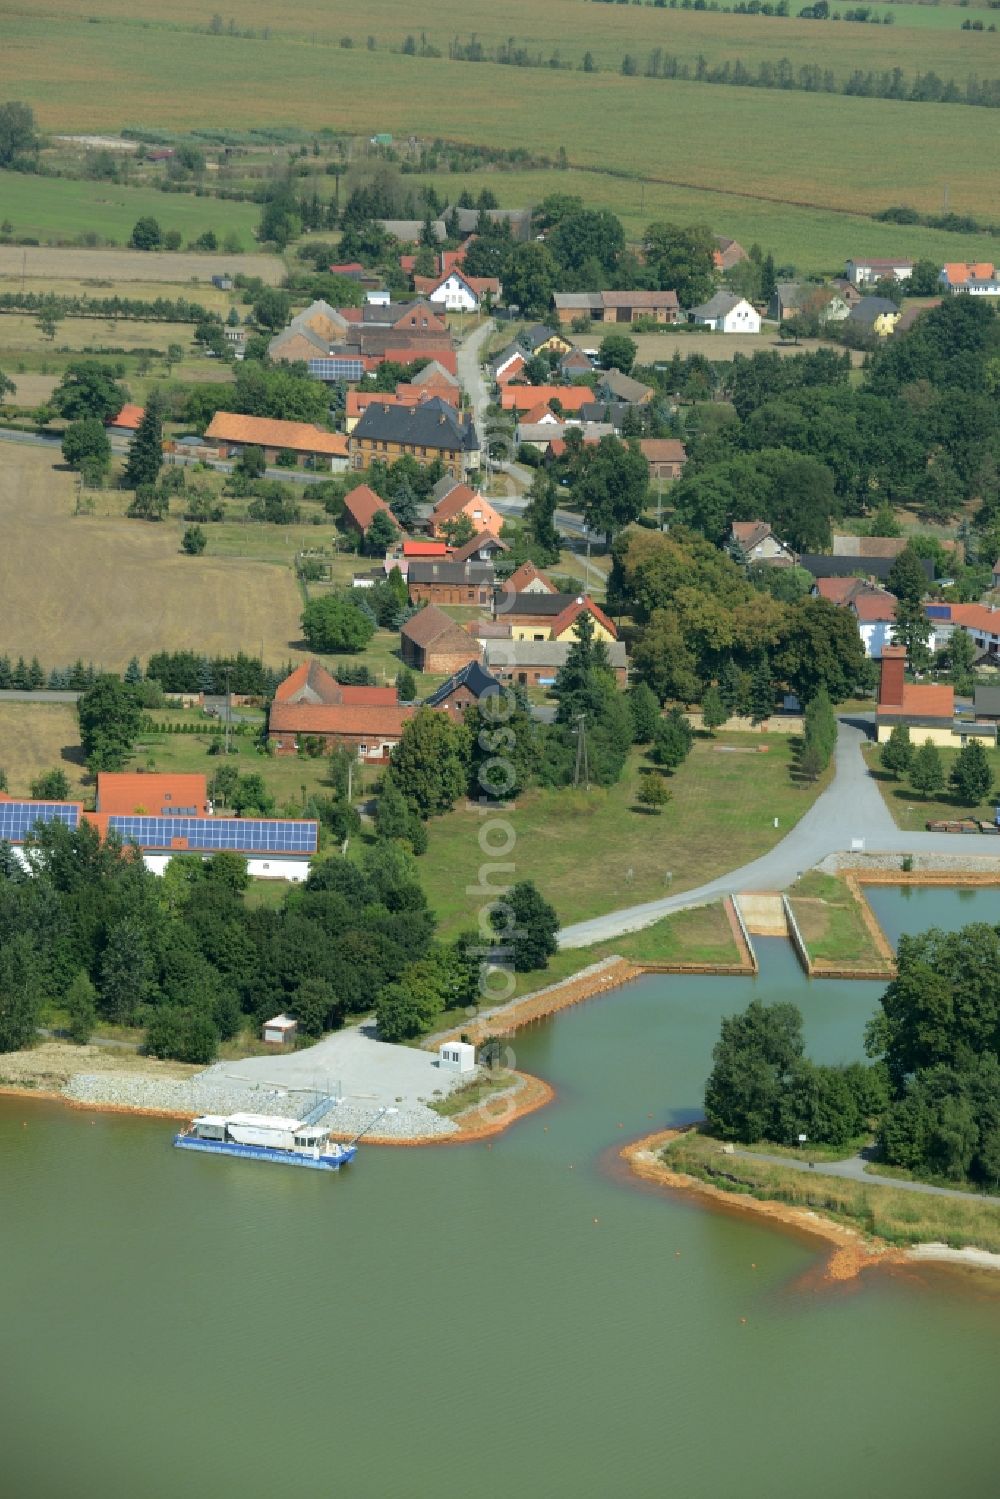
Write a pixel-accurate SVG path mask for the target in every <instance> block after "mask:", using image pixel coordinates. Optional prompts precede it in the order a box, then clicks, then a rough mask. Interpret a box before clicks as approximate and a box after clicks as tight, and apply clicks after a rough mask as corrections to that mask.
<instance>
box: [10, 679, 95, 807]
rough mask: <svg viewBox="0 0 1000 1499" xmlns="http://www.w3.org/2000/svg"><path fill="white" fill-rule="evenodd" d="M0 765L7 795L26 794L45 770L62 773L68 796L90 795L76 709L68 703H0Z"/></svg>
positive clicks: (90, 786)
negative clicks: (67, 786)
mask: <svg viewBox="0 0 1000 1499" xmlns="http://www.w3.org/2000/svg"><path fill="white" fill-rule="evenodd" d="M0 767H2V768H3V770H4V771H6V773H7V785H8V789H9V791H10V794H11V796H27V795H28V794H29V792H30V789H31V782H32V781H33V780H35V779H36V778H37V777H38V776H40V775H41V774H42V773H43V772H44V771H46V770H61V771H63V772H64V774H65V775H66V776H67V778H68V780H69V783H70V795H71V796H74V797H78V796H80V795H86V796H90V795H92V794H93V787H92V784H91V783H90V778H89V775H88V773H87V769H86V766H85V765H84V763H83V752H82V750H81V749H80V729H79V725H78V723H77V718H76V709H75V708H74V707H73V706H72V705H71V704H69V703H31V702H14V703H11V702H5V703H0ZM85 782H86V783H87V785H86V788H85V784H84V783H85Z"/></svg>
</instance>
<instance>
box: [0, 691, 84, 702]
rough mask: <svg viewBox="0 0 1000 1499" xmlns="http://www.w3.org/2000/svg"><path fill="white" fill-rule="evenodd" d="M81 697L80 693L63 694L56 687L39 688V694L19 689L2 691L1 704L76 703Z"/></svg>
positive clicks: (0, 692)
mask: <svg viewBox="0 0 1000 1499" xmlns="http://www.w3.org/2000/svg"><path fill="white" fill-rule="evenodd" d="M79 697H80V694H79V693H78V692H69V691H67V692H62V691H60V690H59V689H58V688H55V687H53V688H49V687H39V689H38V690H37V692H23V691H22V690H21V689H20V688H19V687H5V688H3V690H2V691H0V703H75V702H77V701H78V700H79Z"/></svg>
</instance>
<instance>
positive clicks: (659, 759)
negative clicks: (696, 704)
mask: <svg viewBox="0 0 1000 1499" xmlns="http://www.w3.org/2000/svg"><path fill="white" fill-rule="evenodd" d="M693 743H694V730H693V729H692V728H691V725H690V724H689V723H688V721H687V718H686V716H685V715H684V714H683V713H682V712H681V710H680V708H671V709H670V711H669V712H668V713H665V714H664V716H663V717H662V718H661V719H660V721H659V723H658V724H657V726H656V735H655V737H654V739H653V759H654V760H655V762H656V764H657V765H662V766H663V767H664V769H666V770H676V769H677V768H678V767H679V766H681V765H683V764H684V761H685V760H686V759H687V757H688V755H689V754H690V753H691V745H692V744H693Z"/></svg>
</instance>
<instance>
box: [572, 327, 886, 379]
mask: <svg viewBox="0 0 1000 1499" xmlns="http://www.w3.org/2000/svg"><path fill="white" fill-rule="evenodd" d="M607 333H628V329H627V328H622V327H618V326H617V325H614V326H611V325H608V326H605V325H604V324H602V323H595V324H594V326H593V328H592V329H591V331H590V332H589V333H574V334H573V335H572V338H573V342H574V343H575V344H578V345H579V346H580V348H587V349H592V348H595V347H596V346H597V345H599V344H600V341H601V339H602V338H604V336H605V334H607ZM631 337H633V338H634V339H635V342H636V344H637V345H638V350H639V352H638V354H637V356H636V357H637V359H638V362H639V363H640V364H663V363H664V362H665V361H666V360H668V359H672V358H673V356H674V354H675V353H677V354H680V356H681V358H682V359H684V358H686V357H687V356H688V355H689V354H702V355H704V357H705V358H706V359H732V358H733V356H734V355H735V354H746V355H747V356H749V355H750V354H756V353H759V352H760V351H762V350H767V351H768V352H769V353H773V354H786V355H787V354H803V353H807V352H810V351H812V350H814V349H829V348H831V347H832V345H830V344H828V343H824V342H823V341H822V340H821V339H818V338H803V339H800V341H799V342H798V343H797V344H792V343H786V342H783V341H782V340H781V339H780V338H779V337H778V336H777V334H776V333H775V332H774V329H773V328H769V329H767V330H766V331H765V332H763V333H634V334H632V335H631ZM836 352H837V353H840V352H841V350H839V349H838V350H837V351H836ZM863 362H864V354H863V353H862V352H861V350H859V349H854V350H852V352H851V363H852V364H853V365H854V366H855V368H858V369H860V367H861V365H862V363H863Z"/></svg>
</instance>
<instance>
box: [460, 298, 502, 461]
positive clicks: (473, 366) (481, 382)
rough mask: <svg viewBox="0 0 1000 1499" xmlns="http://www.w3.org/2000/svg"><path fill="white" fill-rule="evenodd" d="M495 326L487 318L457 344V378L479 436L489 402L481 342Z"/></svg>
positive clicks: (484, 340) (481, 433)
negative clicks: (466, 398) (482, 362)
mask: <svg viewBox="0 0 1000 1499" xmlns="http://www.w3.org/2000/svg"><path fill="white" fill-rule="evenodd" d="M495 327H496V324H495V323H494V321H493V319H492V318H487V319H486V322H485V323H481V324H480V326H479V327H478V328H475V329H473V331H472V332H471V333H470V334H469V336H468V338H466V339H464V340H463V341H462V343H460V344H459V346H458V353H457V355H456V361H457V364H458V378H459V380H461V382H462V387H463V389H464V390H465V393H466V395H467V396H468V397H469V402H470V404H471V406H472V415H473V417H474V418H475V422H476V426H477V428H478V429H479V435H480V438H482V435H483V424H484V422H485V419H486V408H487V406H488V405H489V404H490V395H489V391H488V390H487V388H486V381H485V379H484V377H483V366H482V364H481V362H480V355H481V353H482V347H483V344H484V343H485V342H486V340H487V339H488V338H489V336H490V334H491V333H492V332H493V329H494V328H495Z"/></svg>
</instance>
